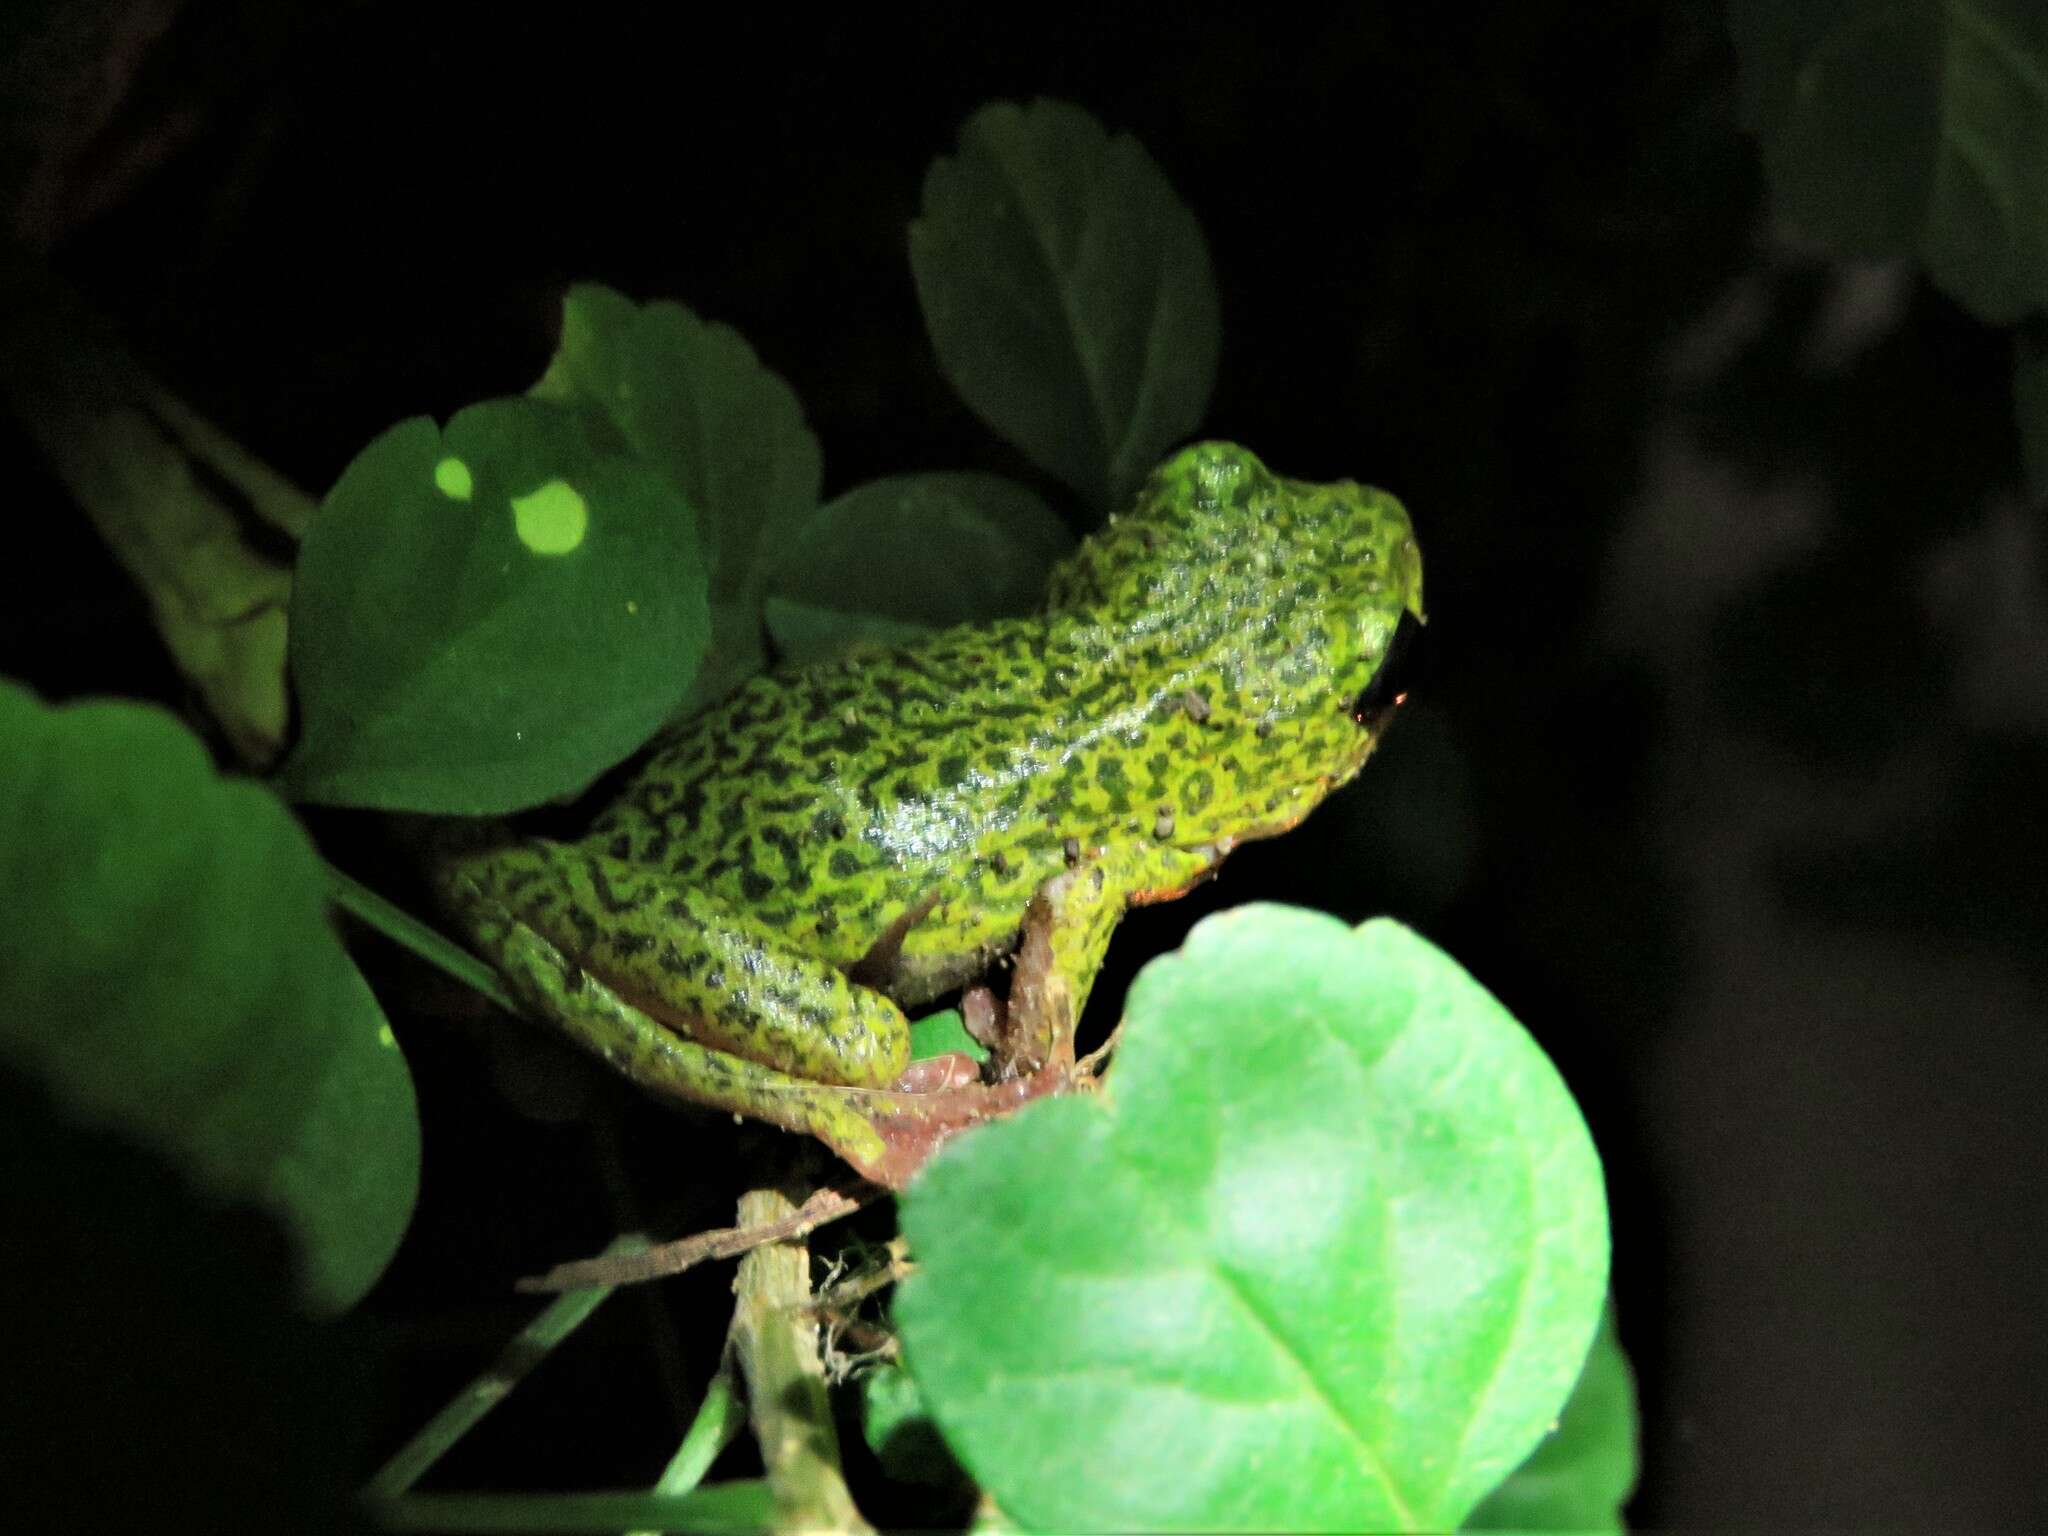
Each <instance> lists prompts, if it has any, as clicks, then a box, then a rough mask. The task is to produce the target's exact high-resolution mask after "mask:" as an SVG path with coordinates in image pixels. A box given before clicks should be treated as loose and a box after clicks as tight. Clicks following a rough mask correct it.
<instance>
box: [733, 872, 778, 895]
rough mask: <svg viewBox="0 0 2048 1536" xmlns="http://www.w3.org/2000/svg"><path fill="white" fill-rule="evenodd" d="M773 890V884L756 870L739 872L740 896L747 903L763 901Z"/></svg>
mask: <svg viewBox="0 0 2048 1536" xmlns="http://www.w3.org/2000/svg"><path fill="white" fill-rule="evenodd" d="M774 890H775V882H774V881H773V880H771V879H769V878H768V876H766V875H764V874H762V873H761V871H759V870H758V869H743V870H741V871H740V895H742V896H744V897H745V898H746V899H747V900H748V901H765V900H767V899H768V897H769V895H770V894H772V893H773V892H774Z"/></svg>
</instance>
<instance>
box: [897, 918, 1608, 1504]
mask: <svg viewBox="0 0 2048 1536" xmlns="http://www.w3.org/2000/svg"><path fill="white" fill-rule="evenodd" d="M1124 1035H1125V1038H1124V1043H1123V1044H1122V1046H1121V1047H1120V1049H1119V1060H1118V1062H1117V1066H1116V1070H1115V1073H1114V1074H1113V1076H1112V1078H1111V1081H1110V1093H1109V1096H1108V1099H1107V1101H1103V1100H1099V1099H1092V1098H1065V1099H1056V1100H1051V1101H1042V1102H1040V1103H1037V1104H1033V1105H1031V1106H1029V1107H1028V1108H1027V1109H1025V1110H1024V1111H1023V1112H1022V1113H1020V1114H1018V1115H1017V1116H1015V1117H1014V1118H1012V1119H1010V1120H1007V1121H1004V1122H1001V1123H998V1124H995V1125H991V1126H988V1127H984V1128H982V1129H980V1130H978V1131H976V1132H974V1133H973V1134H971V1135H967V1136H963V1137H961V1138H959V1140H958V1141H957V1142H955V1143H954V1144H953V1145H952V1146H950V1147H949V1148H948V1149H947V1150H946V1151H945V1152H943V1153H942V1154H941V1155H940V1156H939V1157H938V1158H937V1159H936V1160H935V1161H934V1162H933V1163H932V1165H931V1166H930V1167H928V1168H927V1169H926V1170H925V1172H924V1173H923V1174H922V1175H921V1177H920V1178H919V1180H918V1181H917V1182H916V1183H914V1184H913V1185H912V1186H911V1188H910V1190H909V1192H908V1194H907V1196H906V1198H905V1201H904V1206H903V1225H904V1230H905V1232H906V1234H907V1235H908V1237H909V1239H910V1244H911V1249H912V1251H913V1252H914V1253H915V1254H916V1256H917V1261H918V1270H917V1272H916V1273H915V1274H914V1275H912V1276H911V1277H910V1278H909V1279H908V1280H906V1281H905V1282H904V1284H903V1286H902V1288H901V1292H900V1295H899V1298H898V1300H897V1304H896V1309H895V1316H896V1321H897V1323H898V1326H899V1328H900V1330H901V1333H902V1337H903V1342H904V1346H905V1351H906V1360H907V1363H908V1365H909V1367H910V1369H911V1370H912V1372H913V1373H914V1374H915V1375H916V1377H917V1380H918V1384H919V1386H920V1388H921V1389H922V1391H923V1393H924V1400H925V1403H926V1405H927V1406H928V1407H929V1409H930V1411H931V1414H932V1416H933V1418H934V1419H935V1421H936V1422H937V1423H938V1424H939V1427H940V1429H941V1431H942V1432H943V1433H944V1435H945V1437H946V1439H947V1442H948V1443H949V1444H950V1445H951V1446H952V1448H953V1450H954V1452H955V1453H956V1454H957V1455H958V1456H959V1457H960V1459H961V1461H962V1462H963V1464H965V1465H966V1467H967V1468H968V1470H969V1471H970V1472H972V1473H973V1474H974V1476H975V1477H976V1478H977V1479H978V1480H979V1481H980V1482H981V1483H982V1484H983V1486H985V1487H986V1488H988V1489H989V1490H990V1491H991V1492H992V1493H993V1494H994V1496H995V1498H996V1501H997V1503H998V1504H999V1505H1001V1507H1002V1508H1003V1509H1004V1511H1005V1512H1007V1513H1008V1514H1010V1515H1011V1516H1013V1517H1014V1518H1015V1519H1016V1520H1017V1521H1018V1522H1019V1523H1020V1524H1022V1525H1023V1526H1024V1527H1026V1528H1027V1529H1038V1530H1130V1529H1141V1530H1189V1529H1202V1530H1211V1529H1262V1530H1307V1529H1342V1530H1443V1529H1448V1528H1451V1527H1454V1526H1456V1525H1457V1524H1458V1523H1459V1521H1460V1520H1462V1519H1463V1518H1464V1516H1465V1515H1467V1514H1468V1513H1469V1512H1470V1511H1471V1510H1472V1509H1473V1507H1474V1506H1475V1505H1476V1504H1477V1503H1478V1502H1479V1500H1480V1499H1481V1498H1482V1497H1484V1496H1485V1495H1486V1494H1487V1493H1488V1492H1490V1491H1491V1490H1492V1489H1494V1488H1495V1487H1496V1486H1498V1485H1499V1484H1500V1483H1501V1481H1502V1480H1503V1479H1504V1478H1505V1477H1506V1476H1507V1474H1508V1473H1509V1472H1510V1471H1511V1470H1512V1469H1513V1468H1514V1467H1515V1466H1517V1465H1518V1464H1519V1463H1520V1462H1521V1461H1522V1460H1523V1458H1524V1457H1526V1456H1527V1455H1528V1453H1529V1451H1530V1450H1531V1448H1532V1447H1534V1446H1535V1444H1536V1443H1537V1441H1538V1440H1539V1439H1540V1438H1541V1437H1542V1435H1543V1434H1544V1433H1545V1431H1546V1430H1547V1429H1548V1427H1549V1425H1550V1423H1551V1420H1552V1419H1553V1418H1554V1417H1555V1416H1556V1414H1557V1412H1558V1410H1559V1408H1560V1407H1561V1406H1562V1405H1563V1403H1564V1401H1565V1398H1566V1395H1567V1394H1568V1393H1569V1392H1570V1390H1571V1386H1572V1383H1573V1381H1574V1380H1575V1379H1576V1378H1577V1376H1578V1373H1579V1367H1580V1364H1581V1362H1582V1361H1583V1360H1584V1359H1585V1356H1586V1348H1587V1343H1588V1341H1589V1340H1590V1338H1591V1337H1592V1334H1593V1330H1594V1327H1595V1324H1596V1323H1597V1321H1598V1317H1599V1311H1600V1303H1601V1297H1602V1294H1603V1291H1604V1289H1605V1284H1606V1272H1607V1227H1606V1209H1605V1201H1604V1196H1603V1193H1602V1184H1601V1174H1600V1166H1599V1162H1598V1159H1597V1157H1596V1155H1595V1153H1594V1150H1593V1146H1592V1142H1591V1139H1590V1138H1589V1137H1588V1135H1587V1133H1586V1129H1585V1126H1584V1124H1583V1122H1582V1121H1581V1120H1580V1117H1579V1114H1578V1111H1577V1108H1576V1107H1575V1106H1574V1105H1573V1103H1572V1101H1571V1098H1570V1096H1569V1094H1568V1093H1567V1092H1566V1091H1565V1088H1564V1085H1563V1083H1562V1082H1560V1081H1559V1079H1558V1076H1557V1073H1556V1071H1555V1070H1554V1069H1553V1068H1552V1067H1551V1065H1550V1063H1549V1061H1548V1060H1546V1059H1545V1057H1544V1056H1543V1054H1542V1053H1541V1051H1539V1050H1538V1049H1537V1047H1536V1045H1535V1044H1534V1042H1533V1041H1531V1040H1530V1039H1529V1037H1528V1036H1527V1035H1526V1034H1525V1033H1524V1032H1523V1031H1522V1029H1521V1027H1520V1026H1519V1025H1517V1024H1516V1023H1515V1021H1514V1019H1513V1018H1511V1017H1510V1016H1509V1015H1508V1013H1507V1012H1506V1010H1505V1009H1503V1008H1502V1007H1501V1006H1500V1004H1499V1003H1498V1002H1496V1001H1495V1000H1494V999H1493V998H1492V997H1491V996H1489V995H1488V994H1487V993H1486V992H1485V991H1484V989H1482V988H1481V987H1480V986H1479V985H1478V983H1476V982H1475V981H1473V980H1472V978H1471V977H1470V976H1468V975H1466V974H1465V972H1464V971H1462V970H1460V969H1459V968H1458V966H1457V965H1456V964H1455V963H1454V962H1453V961H1451V960H1450V959H1449V958H1448V957H1447V956H1445V955H1444V954H1442V953H1441V952H1440V951H1438V950H1436V949H1435V948H1433V947H1432V946H1430V945H1429V944H1428V943H1426V942H1425V941H1424V940H1422V939H1420V938H1418V937H1417V936H1416V935H1415V934H1413V933H1411V932H1410V931H1409V930H1407V929H1405V928H1403V927H1401V926H1400V925H1398V924H1396V923H1393V922H1389V921H1379V922H1373V923H1368V924H1366V925H1365V926H1364V927H1362V928H1359V929H1357V930H1355V931H1353V930H1350V929H1347V928H1345V927H1344V926H1343V925H1342V924H1340V923H1338V922H1337V921H1335V920H1334V919H1331V918H1327V917H1322V916H1318V915H1316V914H1313V913H1308V912H1302V911H1296V910H1291V909H1287V908H1274V907H1248V908H1243V909H1239V910H1237V911H1234V912H1229V913H1225V914H1223V915H1221V916H1219V917H1214V918H1210V919H1208V920H1207V921H1205V922H1203V923H1201V924H1199V925H1198V926H1197V927H1196V928H1195V930H1194V931H1193V933H1191V934H1190V935H1189V938H1188V941H1187V944H1186V946H1185V947H1184V948H1183V949H1182V950H1181V951H1180V952H1179V953H1178V954H1176V955H1171V956H1168V957H1165V958H1163V959H1160V960H1158V961H1155V962H1154V963H1153V964H1152V965H1150V966H1148V967H1147V968H1146V969H1145V971H1144V972H1143V974H1141V975H1140V976H1139V978H1138V980H1137V982H1136V983H1135V985H1134V986H1133V987H1132V989H1131V993H1130V998H1129V1004H1128V1008H1127V1011H1126V1027H1125V1032H1124Z"/></svg>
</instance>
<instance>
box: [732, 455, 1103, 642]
mask: <svg viewBox="0 0 2048 1536" xmlns="http://www.w3.org/2000/svg"><path fill="white" fill-rule="evenodd" d="M1073 547H1074V538H1073V535H1072V534H1070V533H1069V532H1068V531H1067V528H1066V525H1065V524H1064V523H1062V522H1061V521H1060V520H1059V518H1058V517H1057V516H1056V515H1055V514H1054V513H1053V511H1052V509H1051V508H1050V507H1048V506H1046V504H1045V503H1044V502H1043V501H1040V500H1039V499H1038V497H1037V496H1036V495H1034V494H1033V493H1032V492H1030V491H1029V490H1027V489H1025V488H1024V487H1023V486H1021V485H1019V484H1017V483H1016V482H1015V481H1014V480H1005V479H1003V478H1002V477H1001V476H999V475H965V474H927V475H891V476H890V477H888V478H887V479H884V480H871V481H869V482H868V483H867V484H866V485H861V486H856V487H855V488H854V489H853V490H850V491H848V492H847V493H846V494H845V495H844V496H838V497H834V498H833V499H832V500H831V501H829V502H827V503H826V504H825V505H824V506H822V507H820V508H819V509H818V510H817V512H816V513H815V514H813V515H812V516H811V517H809V518H807V519H805V521H804V523H803V525H802V526H801V527H800V528H798V529H797V530H796V531H795V533H794V534H793V536H792V537H791V539H790V541H789V543H788V544H787V546H786V547H785V548H784V550H783V551H782V553H781V554H780V555H779V556H778V557H776V558H775V559H774V560H773V561H772V562H771V565H770V569H769V577H768V588H769V590H770V591H771V592H773V593H775V594H776V595H777V596H780V597H787V598H794V599H796V600H798V601H800V602H804V603H809V604H811V605H813V606H814V607H818V608H836V609H844V610H849V611H857V612H862V613H875V614H880V615H882V616H884V617H886V618H891V619H900V620H902V621H904V622H905V623H910V624H919V625H925V626H928V627H930V628H933V629H943V628H945V627H946V626H947V625H949V624H966V623H972V622H975V621H978V620H982V619H993V618H1007V617H1011V616H1014V615H1019V614H1026V613H1030V612H1032V611H1033V610H1035V609H1036V608H1037V607H1038V606H1039V604H1040V603H1041V601H1043V599H1044V597H1045V584H1046V578H1047V577H1048V576H1050V575H1051V573H1052V568H1053V566H1054V565H1056V564H1057V563H1058V562H1059V561H1060V560H1061V559H1062V558H1063V557H1064V556H1065V555H1066V554H1067V553H1068V551H1070V550H1071V549H1072V548H1073Z"/></svg>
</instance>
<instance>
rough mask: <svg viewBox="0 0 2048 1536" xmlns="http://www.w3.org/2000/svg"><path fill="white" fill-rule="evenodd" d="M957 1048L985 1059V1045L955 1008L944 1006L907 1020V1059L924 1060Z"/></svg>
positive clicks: (966, 1053)
mask: <svg viewBox="0 0 2048 1536" xmlns="http://www.w3.org/2000/svg"><path fill="white" fill-rule="evenodd" d="M949 1051H958V1052H960V1053H962V1054H963V1055H967V1056H972V1057H973V1058H974V1059H975V1060H976V1061H987V1060H988V1047H986V1046H985V1045H983V1044H982V1043H981V1042H980V1041H979V1040H977V1039H975V1038H974V1036H972V1035H970V1034H969V1033H967V1025H966V1022H965V1021H964V1020H962V1019H961V1017H960V1010H959V1009H958V1008H943V1009H941V1010H940V1011H939V1012H937V1013H928V1014H926V1015H925V1016H924V1017H923V1018H921V1019H912V1020H911V1021H910V1059H911V1060H912V1061H924V1060H927V1059H928V1058H930V1057H933V1056H944V1055H945V1054H946V1053H947V1052H949Z"/></svg>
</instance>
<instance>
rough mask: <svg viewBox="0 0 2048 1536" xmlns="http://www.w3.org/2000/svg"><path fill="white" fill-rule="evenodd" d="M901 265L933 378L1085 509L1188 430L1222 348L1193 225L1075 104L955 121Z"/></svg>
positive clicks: (1132, 156)
mask: <svg viewBox="0 0 2048 1536" xmlns="http://www.w3.org/2000/svg"><path fill="white" fill-rule="evenodd" d="M910 264H911V269H912V271H913V273H914V274H915V275H916V278H917V296H918V300H919V302H920V303H921V304H922V305H923V307H924V316H925V324H926V327H927V328H928V329H929V330H930V332H931V337H932V345H933V347H934V348H935V349H936V350H937V352H938V356H939V366H940V368H941V369H942V370H944V372H945V375H946V378H947V379H948V380H949V381H950V382H951V384H952V385H953V387H954V388H955V389H956V390H958V391H959V392H960V395H961V397H962V398H963V399H964V400H966V402H967V403H968V405H970V406H971V407H973V409H974V411H975V413H976V414H977V415H979V416H980V417H981V419H982V420H983V421H985V422H987V423H988V424H989V426H991V427H993V428H994V429H995V430H996V431H997V432H998V433H1000V434H1001V435H1002V436H1003V437H1005V438H1007V439H1008V440H1009V441H1010V442H1012V443H1014V444H1016V445H1017V447H1018V448H1020V449H1022V450H1023V452H1024V453H1025V454H1026V455H1027V456H1028V457H1029V458H1030V459H1031V461H1032V462H1033V463H1035V464H1037V465H1039V466H1040V467H1042V468H1044V469H1046V470H1049V471H1050V472H1051V473H1053V474H1055V475H1058V476H1059V477H1060V478H1061V479H1062V480H1064V481H1066V482H1067V484H1069V485H1071V486H1073V487H1074V489H1075V490H1076V491H1078V492H1080V493H1081V495H1082V496H1084V497H1086V498H1087V499H1088V500H1089V502H1091V503H1092V504H1093V505H1094V506H1095V507H1097V508H1098V509H1107V508H1109V507H1113V506H1115V505H1117V504H1118V503H1120V502H1121V501H1122V500H1123V498H1124V497H1125V496H1126V495H1127V494H1128V493H1129V492H1131V491H1132V490H1133V489H1135V488H1136V486H1137V485H1138V483H1139V481H1141V480H1142V479H1143V478H1144V477H1145V474H1146V472H1147V471H1148V470H1150V469H1151V467H1152V466H1153V464H1154V463H1155V462H1157V461H1158V459H1159V458H1160V457H1161V456H1162V455H1163V454H1164V453H1165V451H1166V450H1167V449H1168V448H1169V447H1171V446H1172V445H1173V444H1174V443H1176V442H1178V441H1180V440H1181V439H1182V438H1184V437H1186V436H1187V435H1188V434H1189V433H1191V432H1192V431H1193V430H1194V429H1195V426H1196V424H1197V423H1199V422H1200V420H1201V418H1202V412H1203V411H1204V410H1205V409H1206V408H1207V406H1208V402H1209V391H1210V388H1211V387H1212V386H1213V384H1214V383H1215V378H1216V357H1217V349H1218V346H1219V339H1220V322H1219V318H1218V310H1217V303H1216V279H1215V275H1214V273H1213V272H1212V271H1211V269H1210V265H1209V251H1208V247H1207V246H1206V245H1205V244H1204V243H1203V240H1202V231H1201V228H1200V226H1199V225H1198V224H1196V222H1195V218H1194V215H1193V214H1191V213H1189V212H1188V210H1187V208H1186V207H1185V205H1183V204H1182V203H1181V201H1180V199H1179V197H1177V196H1176V195H1175V193H1174V190H1173V188H1172V187H1171V186H1170V185H1169V184H1168V183H1167V180H1166V177H1165V175H1164V174H1163V173H1162V172H1161V171H1160V169H1159V167H1158V165H1157V164H1156V163H1155V162H1154V161H1153V159H1152V157H1151V156H1150V155H1149V154H1147V153H1146V152H1145V149H1144V146H1143V145H1141V144H1139V143H1138V141H1137V140H1136V139H1133V138H1131V137H1129V136H1128V135H1118V136H1116V137H1114V138H1112V137H1111V136H1110V135H1109V133H1108V132H1107V131H1105V130H1104V128H1103V126H1102V125H1101V124H1100V123H1099V122H1097V121H1096V120H1095V119H1094V118H1093V117H1091V116H1090V115H1089V114H1088V113H1086V112H1084V111H1082V110H1081V109H1080V108H1079V107H1076V106H1072V105H1069V104H1068V103H1066V102H1059V101H1038V102H1033V103H1032V104H1031V105H1030V106H1024V107H1020V106H1017V105H1015V104H1014V103H1010V102H997V103H994V104H992V105H990V106H987V107H984V108H982V109H981V110H980V111H979V112H977V113H975V115H974V116H973V117H971V118H969V119H968V121H967V124H966V126H965V127H964V128H962V129H961V131H960V151H959V153H958V154H957V155H955V156H953V157H952V158H950V159H940V160H936V161H934V162H933V164H932V168H931V170H930V172H929V173H928V174H927V175H926V177H925V183H924V205H923V213H922V216H921V217H920V218H918V219H917V220H916V221H914V222H913V223H912V224H911V226H910Z"/></svg>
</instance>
